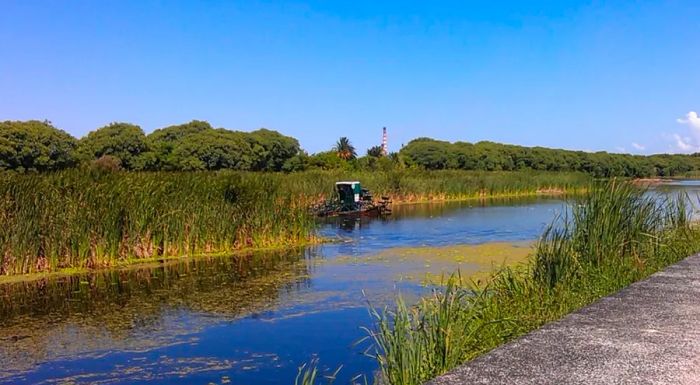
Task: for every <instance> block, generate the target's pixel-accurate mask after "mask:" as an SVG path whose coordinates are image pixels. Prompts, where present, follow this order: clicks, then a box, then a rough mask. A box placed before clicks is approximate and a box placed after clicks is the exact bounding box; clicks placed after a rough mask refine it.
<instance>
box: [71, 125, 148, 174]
mask: <svg viewBox="0 0 700 385" xmlns="http://www.w3.org/2000/svg"><path fill="white" fill-rule="evenodd" d="M147 151H148V144H147V143H146V135H144V133H143V130H141V127H139V126H136V125H133V124H129V123H111V124H109V125H107V126H104V127H102V128H99V129H97V130H95V131H92V132H90V133H89V134H87V136H85V137H84V138H82V139H80V142H79V144H78V152H79V154H80V157H81V159H83V160H86V161H92V160H95V159H98V158H101V157H102V156H104V155H109V156H112V157H114V158H117V159H119V161H120V162H121V165H122V167H124V168H125V169H127V170H141V169H144V168H147V165H146V162H145V159H144V158H143V157H140V156H141V155H142V154H144V153H146V152H147Z"/></svg>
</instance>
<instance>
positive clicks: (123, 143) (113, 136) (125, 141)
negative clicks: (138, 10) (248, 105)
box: [0, 120, 301, 172]
mask: <svg viewBox="0 0 700 385" xmlns="http://www.w3.org/2000/svg"><path fill="white" fill-rule="evenodd" d="M300 154H301V149H300V147H299V142H298V141H297V140H296V139H294V138H291V137H288V136H284V135H282V134H280V133H278V132H276V131H271V130H267V129H259V130H256V131H253V132H240V131H231V130H226V129H223V128H218V129H215V128H213V127H212V126H211V125H210V124H209V123H207V122H203V121H197V120H194V121H191V122H189V123H185V124H180V125H174V126H169V127H165V128H161V129H158V130H155V131H153V132H152V133H151V134H149V135H146V134H145V133H144V132H143V130H142V129H141V127H139V126H136V125H133V124H129V123H111V124H109V125H107V126H104V127H101V128H99V129H97V130H95V131H92V132H90V133H89V134H87V135H86V136H85V137H84V138H81V139H80V140H77V139H75V138H73V137H71V136H70V135H69V134H67V133H65V132H63V131H60V130H58V129H56V128H55V127H53V126H51V124H50V123H48V122H38V121H27V122H12V121H7V122H0V170H15V171H20V172H24V171H54V170H60V169H65V168H69V167H74V166H76V165H78V164H80V163H83V164H91V163H92V164H96V165H97V166H98V168H104V165H106V164H109V165H110V167H117V168H123V169H126V170H134V171H140V170H144V171H194V170H220V169H233V170H243V171H248V170H250V171H282V170H283V169H285V164H286V163H287V162H289V161H290V159H292V158H294V157H298V156H300ZM286 167H287V168H289V169H292V170H293V169H294V166H293V162H292V164H291V165H287V166H286Z"/></svg>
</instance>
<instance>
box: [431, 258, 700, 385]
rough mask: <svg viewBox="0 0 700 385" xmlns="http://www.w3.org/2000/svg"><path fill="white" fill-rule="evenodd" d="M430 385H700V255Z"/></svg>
mask: <svg viewBox="0 0 700 385" xmlns="http://www.w3.org/2000/svg"><path fill="white" fill-rule="evenodd" d="M429 384H431V385H448V384H449V385H454V384H470V385H471V384H513V385H519V384H635V385H636V384H674V385H675V384H679V385H682V384H699V385H700V255H695V256H692V257H689V258H687V259H685V260H683V261H682V262H680V263H678V264H676V265H673V266H670V267H668V268H667V269H665V270H664V271H662V272H659V273H656V274H654V275H652V276H651V277H649V278H647V279H646V280H644V281H640V282H637V283H635V284H633V285H631V286H629V287H627V288H625V289H623V290H621V291H620V292H618V293H616V294H614V295H611V296H609V297H605V298H603V299H601V300H599V301H598V302H596V303H594V304H592V305H590V306H588V307H585V308H583V309H581V310H579V311H577V312H575V313H572V314H570V315H568V316H566V317H565V318H563V319H561V320H559V321H556V322H552V323H550V324H547V325H545V326H544V327H542V328H541V329H538V330H536V331H534V332H532V333H530V334H527V335H525V336H524V337H521V338H519V339H517V340H515V341H513V342H511V343H508V344H506V345H503V346H501V347H499V348H497V349H495V350H493V351H491V352H490V353H488V354H486V355H484V356H481V357H479V358H477V359H475V360H473V361H471V362H469V363H467V364H465V365H463V366H461V367H459V368H457V369H455V370H454V371H452V372H450V373H448V374H446V375H443V376H441V377H439V378H436V379H435V380H433V381H431V382H430V383H429Z"/></svg>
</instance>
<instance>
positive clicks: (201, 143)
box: [0, 120, 700, 177]
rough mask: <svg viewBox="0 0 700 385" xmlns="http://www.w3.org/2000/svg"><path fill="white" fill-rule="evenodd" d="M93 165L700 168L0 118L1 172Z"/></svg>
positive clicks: (598, 156)
mask: <svg viewBox="0 0 700 385" xmlns="http://www.w3.org/2000/svg"><path fill="white" fill-rule="evenodd" d="M85 165H87V166H91V167H98V168H107V169H124V170H131V171H198V170H220V169H233V170H242V171H285V172H292V171H304V170H309V169H346V170H390V169H396V168H417V169H427V170H442V169H462V170H484V171H515V170H542V171H574V172H585V173H588V174H591V175H594V176H596V177H612V176H625V177H653V176H661V177H666V176H675V175H681V174H685V173H689V172H692V171H697V170H700V156H698V154H693V155H681V154H675V155H670V154H660V155H650V156H642V155H629V154H611V153H607V152H593V153H592V152H584V151H569V150H560V149H550V148H544V147H523V146H516V145H507V144H500V143H493V142H478V143H467V142H455V143H450V142H446V141H440V140H435V139H430V138H418V139H414V140H412V141H411V142H409V143H408V144H407V145H405V146H403V147H402V148H401V150H400V151H399V152H398V153H391V154H384V153H383V151H382V148H381V147H380V146H373V147H371V148H370V149H368V150H367V153H366V155H364V156H358V154H357V151H356V149H355V147H354V146H353V145H352V143H351V142H350V140H349V139H348V138H346V137H343V138H340V139H339V140H338V141H337V142H336V143H335V145H334V146H333V147H332V148H331V149H330V150H329V151H323V152H319V153H316V154H312V155H309V154H308V153H306V152H305V151H303V150H302V149H301V147H300V145H299V142H298V141H297V140H296V139H295V138H292V137H289V136H285V135H282V134H280V133H279V132H277V131H272V130H268V129H264V128H263V129H259V130H256V131H252V132H240V131H232V130H227V129H224V128H213V127H212V126H211V125H210V124H209V123H207V122H205V121H198V120H193V121H191V122H189V123H185V124H179V125H173V126H169V127H165V128H161V129H157V130H155V131H153V132H152V133H150V134H148V135H146V134H145V133H144V131H143V130H142V129H141V128H140V127H139V126H137V125H133V124H129V123H111V124H109V125H107V126H104V127H101V128H99V129H97V130H95V131H92V132H90V133H89V134H88V135H86V136H85V137H83V138H81V139H76V138H74V137H72V136H71V135H70V134H68V133H66V132H65V131H63V130H60V129H58V128H56V127H54V126H53V125H52V124H51V123H50V122H48V121H43V122H42V121H36V120H32V121H24V122H21V121H5V122H0V170H15V171H18V172H26V171H37V172H42V171H54V170H61V169H65V168H70V167H78V166H85Z"/></svg>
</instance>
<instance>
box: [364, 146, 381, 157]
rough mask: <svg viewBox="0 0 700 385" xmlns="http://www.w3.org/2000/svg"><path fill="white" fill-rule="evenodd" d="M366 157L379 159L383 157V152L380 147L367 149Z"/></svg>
mask: <svg viewBox="0 0 700 385" xmlns="http://www.w3.org/2000/svg"><path fill="white" fill-rule="evenodd" d="M367 156H371V157H375V158H379V157H382V156H384V151H383V150H382V146H372V147H370V148H368V149H367Z"/></svg>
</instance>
